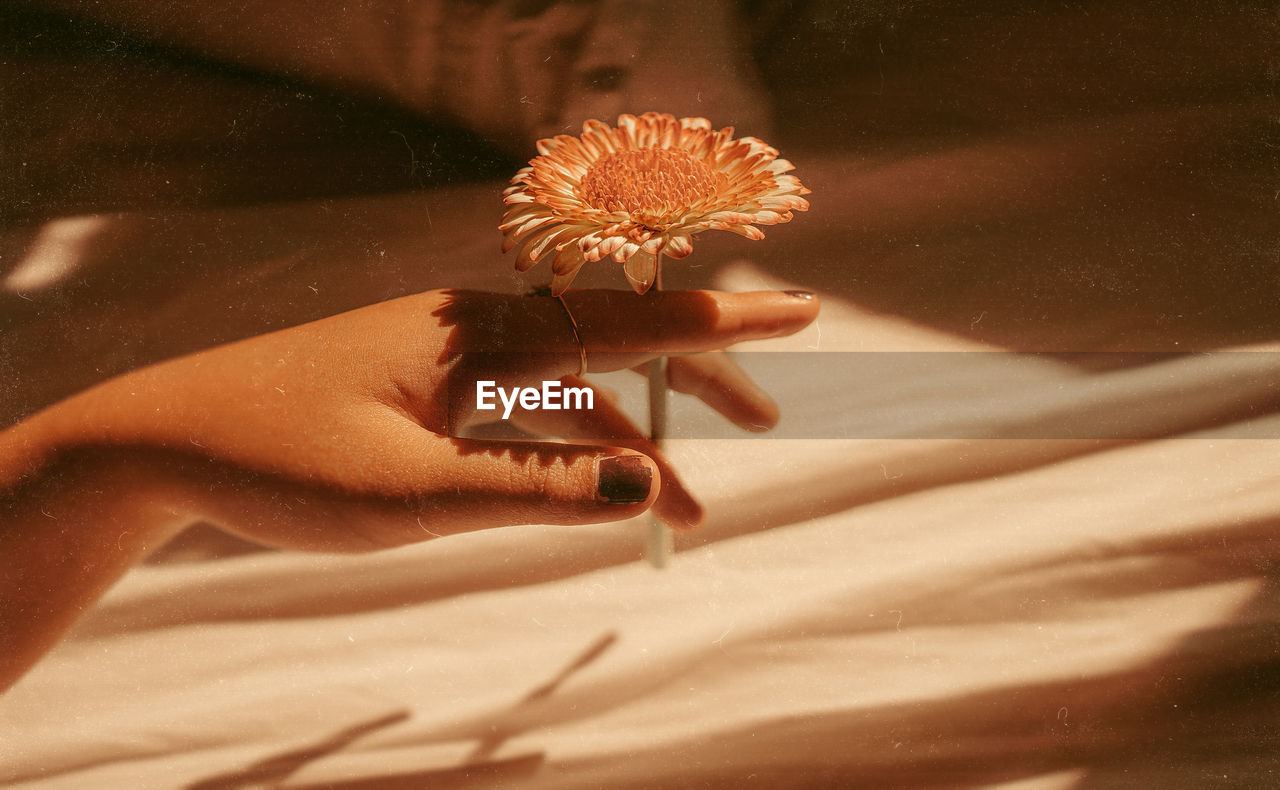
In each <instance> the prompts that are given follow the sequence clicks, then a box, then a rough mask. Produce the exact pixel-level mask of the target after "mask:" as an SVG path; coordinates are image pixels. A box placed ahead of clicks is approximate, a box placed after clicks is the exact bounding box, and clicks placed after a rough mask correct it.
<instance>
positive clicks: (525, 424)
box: [513, 376, 705, 530]
mask: <svg viewBox="0 0 1280 790" xmlns="http://www.w3.org/2000/svg"><path fill="white" fill-rule="evenodd" d="M563 383H564V385H565V386H566V387H591V388H592V389H593V390H594V391H595V393H596V397H595V398H594V401H593V407H592V408H591V409H579V410H555V411H548V410H542V409H538V410H528V411H520V412H517V413H516V414H514V415H513V422H515V423H516V425H517V426H518V427H520V428H521V429H523V430H527V431H529V432H531V433H536V434H542V435H546V436H559V437H562V438H564V439H568V440H570V441H583V442H590V443H601V444H603V443H608V444H614V445H617V446H619V447H626V448H628V449H631V450H635V451H637V452H640V453H644V454H645V455H646V456H648V457H649V458H650V459H652V460H653V461H654V462H655V463H656V464H657V466H658V470H659V472H660V473H661V478H662V490H661V491H660V492H659V494H658V498H657V501H656V502H655V503H654V506H653V509H654V513H655V514H656V515H657V516H658V518H660V519H661V520H662V521H663V523H665V524H667V525H668V526H670V527H671V528H672V529H678V530H689V529H695V528H697V527H698V526H700V525H701V524H702V522H703V519H704V518H705V513H704V511H703V509H702V506H701V505H700V504H698V502H697V500H695V499H694V498H693V496H692V495H691V494H690V493H689V491H688V489H686V488H685V487H684V484H683V483H682V482H681V481H680V478H679V476H678V475H677V474H676V472H675V470H674V469H673V468H672V467H671V465H670V463H669V462H668V461H667V459H666V457H665V456H664V455H663V454H662V452H661V451H659V450H658V448H657V447H656V446H655V445H654V444H653V442H652V441H650V439H649V438H648V437H646V436H645V435H644V433H643V432H641V430H640V429H639V428H637V427H636V425H635V423H633V422H632V421H631V419H630V418H629V417H627V415H626V414H625V413H624V412H623V411H622V410H621V409H619V408H618V407H617V406H616V405H615V404H614V401H613V400H612V399H610V398H609V397H607V396H606V395H605V394H604V392H603V391H602V388H599V387H595V386H593V385H592V384H590V383H589V382H587V381H585V380H584V379H580V378H578V377H577V376H568V377H566V378H565V380H564V382H563Z"/></svg>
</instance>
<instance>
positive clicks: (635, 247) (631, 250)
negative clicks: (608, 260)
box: [613, 237, 640, 263]
mask: <svg viewBox="0 0 1280 790" xmlns="http://www.w3.org/2000/svg"><path fill="white" fill-rule="evenodd" d="M615 238H616V237H615ZM639 251H640V245H639V244H638V243H637V242H634V241H628V242H626V243H625V244H623V245H622V246H621V247H619V248H618V249H616V250H614V251H613V259H614V260H615V261H617V262H618V263H626V262H627V261H629V260H631V256H633V255H635V254H636V253H637V252H639Z"/></svg>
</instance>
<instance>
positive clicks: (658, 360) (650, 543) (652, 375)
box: [645, 252, 673, 568]
mask: <svg viewBox="0 0 1280 790" xmlns="http://www.w3.org/2000/svg"><path fill="white" fill-rule="evenodd" d="M650 290H651V291H654V292H657V291H661V290H662V253H661V252H659V253H658V259H657V268H656V270H655V271H654V276H653V286H652V287H651V288H650ZM666 434H667V358H666V357H654V358H653V359H651V360H649V438H650V439H652V440H653V443H654V445H656V446H657V447H658V449H659V450H661V449H663V447H662V445H663V444H664V440H665V439H666ZM672 550H673V546H672V535H671V531H670V530H669V529H667V528H666V527H665V526H663V524H662V522H661V521H659V520H658V517H657V516H655V515H653V512H652V511H650V512H649V530H648V538H647V540H646V541H645V556H646V557H648V559H649V564H650V565H652V566H653V567H655V568H665V567H667V562H668V561H669V560H670V558H671V553H672Z"/></svg>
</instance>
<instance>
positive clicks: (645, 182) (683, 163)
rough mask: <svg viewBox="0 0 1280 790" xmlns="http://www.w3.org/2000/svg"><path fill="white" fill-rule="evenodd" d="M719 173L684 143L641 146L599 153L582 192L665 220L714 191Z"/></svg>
mask: <svg viewBox="0 0 1280 790" xmlns="http://www.w3.org/2000/svg"><path fill="white" fill-rule="evenodd" d="M715 191H716V179H715V175H714V174H713V173H712V172H711V169H710V168H709V167H707V166H706V165H705V164H703V163H702V162H701V161H700V160H697V159H694V158H693V156H692V155H691V154H690V153H689V152H688V151H686V150H684V149H682V148H640V149H637V150H634V151H619V152H617V153H613V154H608V155H606V156H603V157H601V158H600V159H597V160H596V161H595V162H594V163H592V165H591V167H589V168H587V172H586V174H585V175H583V177H582V182H581V184H579V186H578V194H579V195H581V196H582V199H583V200H584V201H585V202H586V203H588V204H589V205H591V206H592V207H594V208H598V209H600V210H601V211H625V212H626V213H628V214H631V215H633V216H635V215H642V217H643V220H644V221H645V224H650V223H649V221H648V220H653V221H655V222H656V221H660V219H661V217H662V216H663V215H666V214H669V213H671V212H673V211H680V210H682V209H687V208H689V207H690V206H692V205H693V204H694V203H696V202H697V201H699V200H701V199H702V198H705V197H708V196H710V195H714V194H715Z"/></svg>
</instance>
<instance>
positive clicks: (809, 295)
mask: <svg viewBox="0 0 1280 790" xmlns="http://www.w3.org/2000/svg"><path fill="white" fill-rule="evenodd" d="M783 293H784V294H786V295H787V296H794V297H795V298H797V299H813V296H814V293H813V291H783Z"/></svg>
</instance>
